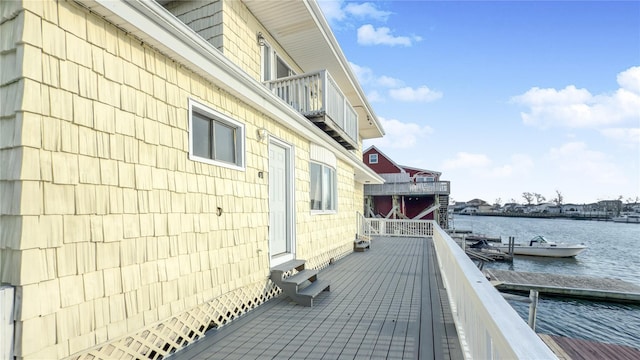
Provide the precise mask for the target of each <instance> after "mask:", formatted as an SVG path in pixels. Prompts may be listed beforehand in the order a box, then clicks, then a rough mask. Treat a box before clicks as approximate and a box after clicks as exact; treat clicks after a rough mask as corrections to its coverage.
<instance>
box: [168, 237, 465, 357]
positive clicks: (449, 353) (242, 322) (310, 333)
mask: <svg viewBox="0 0 640 360" xmlns="http://www.w3.org/2000/svg"><path fill="white" fill-rule="evenodd" d="M434 252H435V251H434V250H433V245H432V243H431V240H428V239H426V240H425V239H420V238H376V239H374V240H373V241H372V244H371V249H370V250H368V251H366V252H362V253H353V254H351V255H349V256H347V257H345V258H344V259H341V260H339V261H337V262H336V263H335V264H333V265H331V266H329V267H328V268H326V269H324V270H322V271H321V272H320V274H319V276H320V277H321V278H323V279H328V280H330V281H331V291H330V292H327V293H323V294H321V295H320V296H319V297H318V298H316V299H315V300H314V306H313V307H312V308H308V307H303V306H300V305H296V304H295V303H292V302H291V301H290V300H289V299H288V298H286V297H284V296H280V297H278V298H276V299H273V300H270V301H269V302H267V303H266V304H264V305H262V306H260V307H259V308H257V309H255V310H253V311H252V312H250V313H249V314H247V315H245V316H243V317H242V318H240V319H237V320H235V321H234V322H232V323H231V324H229V325H226V326H225V327H223V328H221V329H219V330H215V331H212V332H211V333H208V334H207V335H206V336H205V338H204V339H202V340H200V341H198V342H196V343H194V344H192V345H190V346H189V347H187V348H186V349H184V350H182V351H179V352H177V353H176V354H174V355H173V356H172V358H173V359H276V358H277V359H371V358H384V359H462V358H463V355H462V351H461V348H460V344H459V340H458V336H457V333H456V330H455V325H454V323H453V318H452V315H451V311H450V309H449V303H448V300H447V298H446V291H445V290H444V288H443V285H442V280H441V278H440V273H439V271H438V267H437V266H436V259H435V256H434V255H435V254H434Z"/></svg>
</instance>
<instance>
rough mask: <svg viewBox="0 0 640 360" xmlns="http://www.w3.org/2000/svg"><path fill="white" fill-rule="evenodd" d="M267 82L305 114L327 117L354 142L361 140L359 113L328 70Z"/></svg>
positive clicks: (274, 91) (266, 83)
mask: <svg viewBox="0 0 640 360" xmlns="http://www.w3.org/2000/svg"><path fill="white" fill-rule="evenodd" d="M264 84H265V85H266V86H267V87H268V88H269V89H271V91H273V93H274V94H276V95H277V96H278V97H279V98H281V99H282V100H284V101H286V102H287V103H288V104H289V105H291V106H292V107H293V108H294V109H296V110H297V111H298V112H300V113H301V114H303V115H305V116H308V117H314V116H326V117H328V118H329V119H330V120H331V121H332V122H333V123H334V124H336V125H337V126H338V127H339V128H340V129H341V130H342V131H344V132H345V134H347V136H348V137H349V138H350V139H351V140H352V141H354V142H355V143H357V142H358V114H357V113H356V111H355V109H354V108H353V106H351V104H350V103H349V100H347V97H346V96H345V95H344V94H343V93H342V91H341V90H340V88H339V87H338V84H337V83H336V82H335V80H333V78H332V77H331V75H330V74H329V72H328V71H326V70H321V71H317V72H314V73H308V74H301V75H294V76H288V77H284V78H280V79H277V80H271V81H267V82H265V83H264Z"/></svg>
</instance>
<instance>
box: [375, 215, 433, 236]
mask: <svg viewBox="0 0 640 360" xmlns="http://www.w3.org/2000/svg"><path fill="white" fill-rule="evenodd" d="M366 222H367V223H368V226H365V227H364V229H365V231H368V233H365V235H368V236H398V237H430V236H432V235H433V221H431V220H403V219H382V218H366Z"/></svg>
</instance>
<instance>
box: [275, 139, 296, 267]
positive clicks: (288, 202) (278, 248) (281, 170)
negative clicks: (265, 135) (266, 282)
mask: <svg viewBox="0 0 640 360" xmlns="http://www.w3.org/2000/svg"><path fill="white" fill-rule="evenodd" d="M292 174H293V171H292V168H291V147H290V146H288V145H287V144H284V143H281V142H280V141H277V140H275V139H271V140H270V141H269V254H270V257H271V266H275V265H278V264H281V263H284V262H286V261H288V260H291V259H293V258H294V250H295V249H294V245H295V244H294V242H293V210H292V209H293V191H292V190H293V188H292V184H293V181H292Z"/></svg>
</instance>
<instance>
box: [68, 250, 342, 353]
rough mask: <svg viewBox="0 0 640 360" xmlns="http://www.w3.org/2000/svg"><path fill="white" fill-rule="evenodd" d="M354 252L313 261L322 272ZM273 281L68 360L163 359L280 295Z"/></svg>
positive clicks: (338, 252) (333, 253) (337, 252)
mask: <svg viewBox="0 0 640 360" xmlns="http://www.w3.org/2000/svg"><path fill="white" fill-rule="evenodd" d="M351 252H353V248H352V245H351V244H348V245H345V246H341V247H339V248H336V249H334V250H332V251H329V252H327V253H324V254H322V255H319V256H317V257H315V258H313V259H312V261H309V262H308V263H309V267H310V268H316V269H322V268H325V267H327V266H329V265H330V264H331V263H333V262H334V261H336V260H338V259H341V258H343V257H345V256H347V255H349V254H350V253H351ZM281 292H282V291H281V290H280V289H279V288H278V287H277V286H275V284H273V283H272V282H271V281H268V282H266V283H256V284H253V285H250V286H246V287H243V288H240V289H237V290H234V291H231V292H229V293H227V294H224V295H222V296H219V297H217V298H215V299H213V300H210V301H208V302H206V303H204V304H202V305H199V306H197V307H195V308H193V309H191V310H187V311H185V312H183V313H181V314H179V315H176V316H173V317H171V318H169V319H167V320H165V321H163V322H161V323H157V324H154V325H152V326H150V327H147V328H145V329H143V330H140V331H139V332H137V333H135V334H129V335H126V336H123V337H121V338H118V339H115V340H113V341H110V342H107V343H103V344H100V345H98V346H96V347H93V348H91V349H89V350H87V351H85V352H82V353H76V354H74V355H72V356H71V357H69V358H68V359H73V360H85V359H87V360H93V359H154V360H156V359H163V358H165V357H167V356H169V355H171V354H173V353H175V352H176V351H177V350H179V349H182V348H184V347H185V346H187V345H188V344H190V343H192V342H194V341H196V340H198V339H200V338H201V337H203V336H204V333H205V332H206V331H207V330H210V329H217V328H220V327H222V326H224V325H225V324H227V323H229V322H231V321H232V320H234V319H236V318H238V317H240V316H242V315H244V314H245V313H247V312H248V311H250V310H252V309H254V308H256V307H257V306H259V305H261V304H263V303H264V302H266V301H268V300H269V299H271V298H273V297H276V296H278V295H280V293H281Z"/></svg>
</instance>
